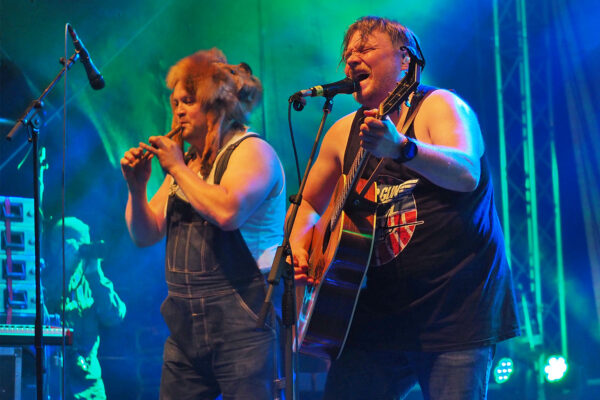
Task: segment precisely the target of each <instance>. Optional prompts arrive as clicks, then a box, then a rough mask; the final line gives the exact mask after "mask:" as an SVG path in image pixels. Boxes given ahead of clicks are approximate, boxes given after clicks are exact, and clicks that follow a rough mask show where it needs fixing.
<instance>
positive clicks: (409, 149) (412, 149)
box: [394, 136, 419, 163]
mask: <svg viewBox="0 0 600 400" xmlns="http://www.w3.org/2000/svg"><path fill="white" fill-rule="evenodd" d="M418 152H419V147H418V146H417V142H416V140H414V139H412V138H409V137H408V136H405V137H404V141H403V142H402V143H401V144H400V155H399V156H398V157H397V158H394V161H396V162H397V163H404V162H407V161H410V160H412V159H413V158H415V156H416V155H417V153H418Z"/></svg>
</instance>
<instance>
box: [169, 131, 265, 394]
mask: <svg viewBox="0 0 600 400" xmlns="http://www.w3.org/2000/svg"><path fill="white" fill-rule="evenodd" d="M245 138H246V137H244V138H242V139H241V140H239V141H238V142H236V143H234V144H233V145H232V146H230V148H228V149H226V150H225V151H226V152H227V151H229V154H224V155H223V156H222V157H221V159H220V160H219V162H218V163H217V166H216V174H215V184H218V183H219V182H220V179H221V176H222V174H223V172H224V170H225V166H226V164H227V161H228V158H229V155H230V154H231V152H232V151H233V148H235V147H234V146H237V144H239V142H241V141H242V140H243V139H245ZM231 147H233V148H231ZM165 273H166V281H167V287H168V290H169V294H168V297H167V298H166V299H165V301H164V302H163V304H162V306H161V313H162V315H163V318H164V319H165V322H166V323H167V326H168V327H169V331H170V336H169V338H168V339H167V341H166V343H165V347H164V354H163V369H162V377H161V389H160V399H162V400H169V399H173V400H175V399H177V400H185V399H190V400H191V399H211V398H215V397H217V396H218V395H219V393H222V394H223V400H228V399H270V398H272V397H273V391H272V381H273V374H274V365H273V349H274V343H275V330H274V328H273V327H272V326H267V328H266V329H257V328H256V322H257V315H258V313H259V311H260V308H261V306H262V304H263V302H264V299H265V293H266V290H265V282H264V278H263V276H262V275H261V273H260V271H259V269H258V267H257V265H256V262H255V261H254V259H253V258H252V255H251V254H250V251H249V250H248V247H247V246H246V244H245V242H244V239H243V238H242V235H241V233H240V232H239V230H235V231H223V230H221V229H220V228H218V227H217V226H215V225H213V224H212V223H210V222H208V221H207V220H205V219H204V218H203V217H202V216H201V215H200V214H199V213H197V212H196V211H195V210H194V209H193V208H192V207H191V205H190V204H189V203H188V202H186V201H184V200H183V199H181V198H180V197H179V196H177V195H171V196H169V200H168V206H167V250H166V272H165ZM267 320H268V321H269V320H271V318H267Z"/></svg>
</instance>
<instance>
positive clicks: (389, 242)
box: [371, 175, 423, 266]
mask: <svg viewBox="0 0 600 400" xmlns="http://www.w3.org/2000/svg"><path fill="white" fill-rule="evenodd" d="M418 182H419V179H410V180H407V181H404V182H402V181H401V180H399V179H398V178H396V177H393V176H389V175H382V176H380V177H379V179H378V182H377V192H376V195H377V203H379V208H378V211H377V218H376V224H377V228H376V234H375V243H374V244H373V254H372V258H371V265H372V266H379V265H383V264H386V263H388V262H390V261H391V260H393V259H394V258H396V257H397V256H398V254H400V253H401V252H402V250H404V248H405V247H406V246H407V245H408V243H409V242H410V239H411V238H412V236H413V234H414V232H415V229H417V226H418V225H421V224H423V221H419V220H418V219H417V217H418V213H417V204H416V202H415V197H414V195H413V191H414V189H415V186H416V185H417V183H418Z"/></svg>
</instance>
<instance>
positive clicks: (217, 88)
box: [121, 48, 285, 400]
mask: <svg viewBox="0 0 600 400" xmlns="http://www.w3.org/2000/svg"><path fill="white" fill-rule="evenodd" d="M167 86H168V87H169V88H170V89H171V90H172V93H171V107H172V110H173V127H174V128H175V127H177V126H181V127H182V128H183V129H182V132H181V134H180V135H179V136H177V137H174V138H173V140H172V139H169V138H167V137H165V136H153V137H150V139H149V141H150V145H147V144H145V143H140V147H137V148H132V149H130V150H129V151H127V152H126V153H125V155H124V156H123V158H122V160H121V168H122V171H123V176H124V177H125V180H126V181H127V186H128V189H129V199H128V201H127V207H126V210H125V219H126V222H127V226H128V228H129V232H130V234H131V237H132V239H133V241H134V242H135V243H136V244H137V245H138V246H149V245H152V244H154V243H156V242H158V241H160V240H161V239H162V238H163V237H165V236H166V262H165V270H166V280H167V287H168V295H167V298H166V299H165V301H164V302H163V304H162V307H161V313H162V315H163V317H164V319H165V322H166V323H167V325H168V327H169V330H170V336H169V338H168V339H167V341H166V343H165V346H164V354H163V368H162V377H161V386H160V399H162V400H171V399H172V400H186V399H189V400H192V399H214V398H217V397H218V396H219V394H222V396H223V398H225V399H271V398H273V397H274V396H273V394H274V390H275V389H274V385H273V380H274V378H275V377H276V376H275V375H274V374H275V372H276V371H275V368H274V355H275V353H274V351H275V346H276V339H275V337H276V335H275V322H274V318H273V314H274V313H273V312H271V313H270V314H271V318H267V321H270V323H269V324H268V325H269V326H268V328H266V329H264V330H257V329H256V321H257V314H258V313H259V311H260V309H261V305H262V303H263V302H264V300H265V295H266V285H265V280H264V278H263V275H262V274H261V272H268V270H269V268H270V267H271V263H272V260H273V258H274V254H275V250H276V247H277V246H278V245H279V243H280V242H281V240H282V238H283V220H284V217H285V181H284V175H283V168H282V165H281V163H280V161H279V159H278V157H277V155H276V153H275V151H274V150H273V148H271V146H270V145H269V144H267V142H266V141H265V140H263V139H261V138H259V137H258V135H257V134H255V133H251V132H250V131H249V128H248V126H247V125H246V124H247V123H248V118H249V116H250V113H251V111H252V110H253V109H254V108H255V107H256V106H257V104H258V103H259V102H260V100H261V96H262V86H261V83H260V81H259V80H258V78H256V77H255V76H254V75H252V71H251V70H250V67H249V66H248V65H247V64H244V63H242V64H239V65H230V64H227V61H226V59H225V56H224V55H223V53H222V52H221V51H220V50H218V49H216V48H213V49H212V50H208V51H199V52H197V53H194V54H192V55H190V56H188V57H185V58H183V59H182V60H180V61H179V62H177V63H176V64H175V65H174V66H173V67H171V69H170V70H169V73H168V75H167ZM183 141H185V142H187V143H189V145H190V148H189V150H188V151H187V152H186V153H185V154H184V153H183V152H182V150H181V147H182V142H183ZM144 150H145V151H148V152H149V153H150V154H151V155H152V156H151V157H147V156H145V155H144V154H145V153H144ZM152 158H156V159H158V162H159V163H160V166H161V167H162V169H163V170H164V171H165V172H166V173H167V175H166V177H165V180H164V182H163V184H162V186H161V187H160V188H159V189H158V191H157V192H156V193H155V194H154V196H153V197H152V199H151V200H150V201H149V202H148V201H147V198H146V185H147V182H148V179H149V176H150V168H151V162H152V161H151V159H152Z"/></svg>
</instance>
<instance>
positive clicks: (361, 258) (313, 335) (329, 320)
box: [298, 175, 375, 359]
mask: <svg viewBox="0 0 600 400" xmlns="http://www.w3.org/2000/svg"><path fill="white" fill-rule="evenodd" d="M345 183H346V176H344V175H342V176H341V177H340V179H339V180H338V183H337V185H336V187H335V190H334V193H333V196H332V199H336V198H338V197H339V196H340V193H341V192H342V191H343V190H344V187H345ZM364 183H365V181H364V180H359V181H358V182H357V184H356V189H357V190H356V192H355V193H358V192H360V191H361V190H362V187H364ZM355 199H358V197H356V196H355ZM365 199H366V200H367V201H365ZM348 203H349V204H352V205H353V206H352V218H350V217H348V215H347V214H346V213H345V212H343V211H342V213H341V216H340V217H339V218H337V221H336V223H335V225H334V226H333V228H331V227H330V223H331V219H332V215H334V213H335V208H336V202H335V201H333V200H332V201H331V202H330V204H329V206H328V207H327V209H326V210H325V212H324V213H323V215H322V216H321V218H320V219H319V222H318V223H317V224H316V225H315V227H314V230H313V236H312V244H311V250H310V255H309V261H308V264H309V271H308V274H309V276H310V277H312V278H313V279H314V284H313V285H307V286H306V288H305V290H304V296H303V298H302V299H299V301H300V302H301V303H300V304H299V306H300V310H299V313H298V339H299V340H298V343H299V350H300V352H302V353H305V354H310V355H313V356H317V357H320V358H330V359H336V358H338V357H339V355H340V354H341V352H342V349H343V347H344V343H345V342H346V338H347V336H348V332H349V330H350V324H351V322H352V317H353V315H354V309H355V307H356V303H357V301H358V295H359V291H360V288H361V286H362V284H363V282H364V280H365V278H366V273H367V269H368V267H369V261H370V259H371V250H372V249H373V237H374V234H375V206H374V205H375V185H374V184H373V185H370V187H369V189H368V191H367V192H366V195H365V196H364V199H360V200H355V201H349V202H348ZM356 203H358V206H355V205H356Z"/></svg>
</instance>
